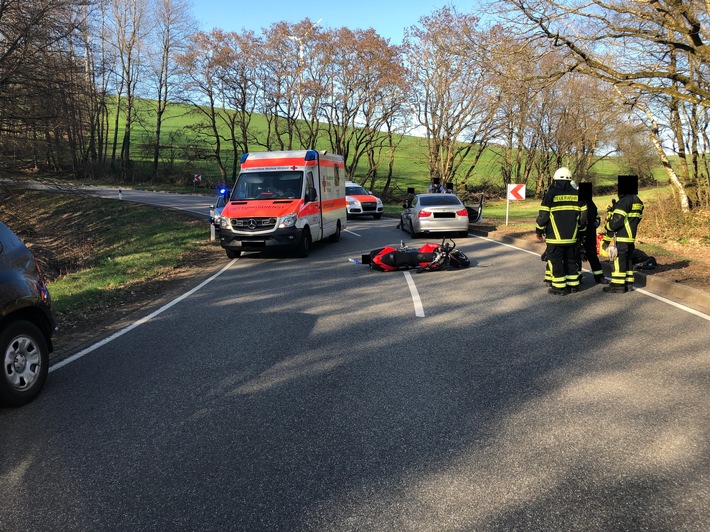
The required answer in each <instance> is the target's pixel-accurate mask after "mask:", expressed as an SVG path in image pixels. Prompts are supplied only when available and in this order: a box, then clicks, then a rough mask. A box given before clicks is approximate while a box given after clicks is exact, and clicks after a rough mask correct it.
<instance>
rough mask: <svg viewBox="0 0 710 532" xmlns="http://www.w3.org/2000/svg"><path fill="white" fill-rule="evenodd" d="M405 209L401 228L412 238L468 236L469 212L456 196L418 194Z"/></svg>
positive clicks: (401, 217)
mask: <svg viewBox="0 0 710 532" xmlns="http://www.w3.org/2000/svg"><path fill="white" fill-rule="evenodd" d="M403 207H404V210H403V211H402V214H401V215H400V227H401V228H402V230H403V231H409V233H411V235H412V238H417V237H419V236H422V235H424V234H427V233H455V234H456V235H457V236H466V235H468V210H467V209H466V207H465V206H464V204H463V203H462V202H461V200H460V199H459V198H457V197H456V195H454V194H417V195H416V196H414V197H413V198H412V200H411V202H409V203H405V204H404V205H403Z"/></svg>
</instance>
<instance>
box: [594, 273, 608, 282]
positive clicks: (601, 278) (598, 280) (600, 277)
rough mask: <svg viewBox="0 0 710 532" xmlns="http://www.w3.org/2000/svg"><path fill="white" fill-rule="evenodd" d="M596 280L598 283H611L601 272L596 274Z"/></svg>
mask: <svg viewBox="0 0 710 532" xmlns="http://www.w3.org/2000/svg"><path fill="white" fill-rule="evenodd" d="M594 282H595V283H597V284H609V281H607V280H606V278H605V277H604V274H601V273H600V274H599V275H595V276H594Z"/></svg>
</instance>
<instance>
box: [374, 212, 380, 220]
mask: <svg viewBox="0 0 710 532" xmlns="http://www.w3.org/2000/svg"><path fill="white" fill-rule="evenodd" d="M372 217H373V218H374V219H375V220H379V219H380V218H382V213H381V212H378V213H377V214H373V215H372Z"/></svg>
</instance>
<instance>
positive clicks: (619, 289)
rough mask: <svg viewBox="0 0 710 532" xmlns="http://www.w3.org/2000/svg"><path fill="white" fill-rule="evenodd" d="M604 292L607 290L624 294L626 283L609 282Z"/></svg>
mask: <svg viewBox="0 0 710 532" xmlns="http://www.w3.org/2000/svg"><path fill="white" fill-rule="evenodd" d="M602 292H606V293H607V294H623V293H624V292H626V285H623V284H609V285H606V286H605V287H604V288H602Z"/></svg>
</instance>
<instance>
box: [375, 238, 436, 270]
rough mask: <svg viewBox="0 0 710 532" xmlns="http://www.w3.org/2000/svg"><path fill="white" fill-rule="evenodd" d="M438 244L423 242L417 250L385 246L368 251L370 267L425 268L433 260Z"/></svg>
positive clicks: (389, 268) (386, 268) (385, 268)
mask: <svg viewBox="0 0 710 532" xmlns="http://www.w3.org/2000/svg"><path fill="white" fill-rule="evenodd" d="M438 248H439V244H431V243H428V244H424V245H423V246H422V247H420V248H419V249H417V250H402V249H400V248H395V247H391V246H387V247H384V248H380V249H375V250H373V251H371V252H370V260H369V263H370V267H371V268H372V269H373V270H380V271H384V272H393V271H397V270H409V269H411V268H417V267H419V268H426V267H427V266H429V265H430V264H431V263H432V261H433V260H434V252H435V251H436V250H437V249H438Z"/></svg>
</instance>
